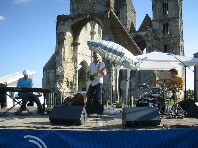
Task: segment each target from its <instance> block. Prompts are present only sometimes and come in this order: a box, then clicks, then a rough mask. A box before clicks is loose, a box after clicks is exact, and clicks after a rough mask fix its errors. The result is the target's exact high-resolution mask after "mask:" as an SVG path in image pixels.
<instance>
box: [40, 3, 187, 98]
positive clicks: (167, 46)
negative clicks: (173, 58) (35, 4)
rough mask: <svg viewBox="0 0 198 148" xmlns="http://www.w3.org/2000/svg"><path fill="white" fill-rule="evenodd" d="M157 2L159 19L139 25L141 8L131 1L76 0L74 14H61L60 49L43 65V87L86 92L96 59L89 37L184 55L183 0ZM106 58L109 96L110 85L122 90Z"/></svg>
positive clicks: (137, 49) (136, 49)
mask: <svg viewBox="0 0 198 148" xmlns="http://www.w3.org/2000/svg"><path fill="white" fill-rule="evenodd" d="M152 6H153V19H151V18H150V16H149V15H147V14H145V18H144V20H143V22H142V24H141V26H140V28H139V29H136V11H135V8H134V5H133V2H132V1H131V0H70V12H71V13H70V14H69V15H58V16H57V24H56V48H55V53H54V54H53V55H52V57H51V58H50V60H49V61H48V62H47V63H46V65H45V66H44V68H43V87H47V88H50V89H52V90H54V91H55V92H57V94H59V93H62V92H71V93H72V92H76V91H83V90H86V85H85V84H86V77H85V72H86V69H87V66H88V65H89V63H90V62H91V61H92V58H91V55H92V53H91V51H90V50H89V48H88V46H87V41H89V40H93V39H94V40H97V39H103V40H110V41H114V42H116V43H118V44H120V45H122V46H123V47H125V48H126V49H128V50H129V51H130V52H132V53H133V54H134V55H139V54H142V51H143V50H145V49H146V50H147V52H151V51H153V50H157V51H162V52H171V53H174V54H178V55H183V54H184V49H183V47H184V46H183V22H182V0H152ZM103 60H104V62H105V63H106V65H107V73H108V75H107V76H106V77H105V81H104V82H105V84H104V90H105V97H106V98H108V97H109V96H111V95H110V93H111V89H110V86H112V87H113V88H112V90H117V89H119V88H116V87H119V86H116V85H115V84H116V83H117V82H116V81H117V79H115V78H116V75H118V73H117V72H116V71H115V70H113V71H112V65H111V62H110V61H108V60H105V59H103ZM131 74H132V75H133V72H131ZM122 75H123V76H122ZM124 75H126V72H124V71H123V72H121V76H122V77H125V78H126V76H124ZM111 78H112V84H111V85H110V83H109V82H110V81H109V80H110V79H111ZM137 80H138V81H141V80H140V79H136V81H137ZM119 81H121V80H120V79H119ZM116 93H117V92H115V93H114V94H115V96H114V97H116Z"/></svg>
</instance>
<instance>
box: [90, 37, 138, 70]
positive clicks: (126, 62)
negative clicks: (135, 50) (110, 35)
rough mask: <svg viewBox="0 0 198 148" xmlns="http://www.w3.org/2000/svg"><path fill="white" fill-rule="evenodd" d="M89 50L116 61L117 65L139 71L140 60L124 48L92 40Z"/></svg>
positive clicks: (111, 43) (109, 42) (107, 42)
mask: <svg viewBox="0 0 198 148" xmlns="http://www.w3.org/2000/svg"><path fill="white" fill-rule="evenodd" d="M87 45H88V46H89V49H90V50H92V51H94V52H98V53H99V54H100V55H101V56H103V57H105V58H106V59H108V60H110V61H114V62H115V63H116V64H117V65H123V66H124V67H126V68H129V69H137V68H138V67H137V63H138V60H137V59H136V58H135V56H134V55H133V54H132V53H131V52H129V51H128V50H127V49H126V48H124V47H123V46H121V45H119V44H117V43H115V42H111V41H105V40H91V41H88V42H87Z"/></svg>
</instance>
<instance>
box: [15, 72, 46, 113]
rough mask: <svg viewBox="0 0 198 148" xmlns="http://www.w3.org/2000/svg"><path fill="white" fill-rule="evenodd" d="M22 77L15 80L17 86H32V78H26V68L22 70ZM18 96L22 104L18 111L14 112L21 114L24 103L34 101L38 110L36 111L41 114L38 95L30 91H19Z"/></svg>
mask: <svg viewBox="0 0 198 148" xmlns="http://www.w3.org/2000/svg"><path fill="white" fill-rule="evenodd" d="M23 75H24V77H23V78H20V79H19V80H18V82H17V87H19V88H26V87H29V88H32V86H33V83H32V79H31V78H28V75H29V71H28V70H24V71H23ZM18 95H19V97H20V98H22V105H21V108H20V110H19V111H18V112H15V113H16V114H22V111H26V104H27V102H28V101H34V102H35V103H36V105H37V106H38V111H37V113H39V114H43V113H44V111H43V108H42V105H41V102H40V100H39V98H38V96H36V95H35V94H33V93H32V92H19V94H18Z"/></svg>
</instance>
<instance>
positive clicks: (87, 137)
mask: <svg viewBox="0 0 198 148" xmlns="http://www.w3.org/2000/svg"><path fill="white" fill-rule="evenodd" d="M16 109H17V108H16ZM16 109H14V110H10V111H9V112H8V113H6V114H5V116H2V117H0V129H1V130H0V137H1V138H0V147H12V148H15V147H17V148H18V147H21V146H22V147H45V148H47V147H48V148H49V147H86V148H87V147H95V148H96V147H103V148H104V147H152V148H153V147H197V146H198V128H197V127H198V119H197V118H183V119H175V118H172V119H166V118H165V116H161V123H160V125H158V126H132V127H126V126H123V125H122V109H121V108H119V109H116V111H117V113H116V114H114V115H107V114H105V115H102V116H101V117H99V116H97V115H92V116H91V117H89V118H88V120H87V122H86V123H85V124H83V125H52V124H51V122H50V121H49V115H43V116H41V115H39V114H37V113H36V108H34V107H29V109H30V111H32V112H33V115H28V116H16V115H15V114H14V111H16ZM3 111H5V109H1V110H0V113H3ZM36 145H37V146H36Z"/></svg>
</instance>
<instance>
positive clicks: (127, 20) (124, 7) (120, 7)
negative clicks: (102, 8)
mask: <svg viewBox="0 0 198 148" xmlns="http://www.w3.org/2000/svg"><path fill="white" fill-rule="evenodd" d="M114 11H115V14H116V16H117V17H118V19H119V20H120V21H121V23H122V25H123V26H124V27H125V29H126V30H127V31H129V30H130V28H131V26H132V27H136V11H135V7H134V5H133V3H132V2H131V0H115V10H114Z"/></svg>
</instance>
